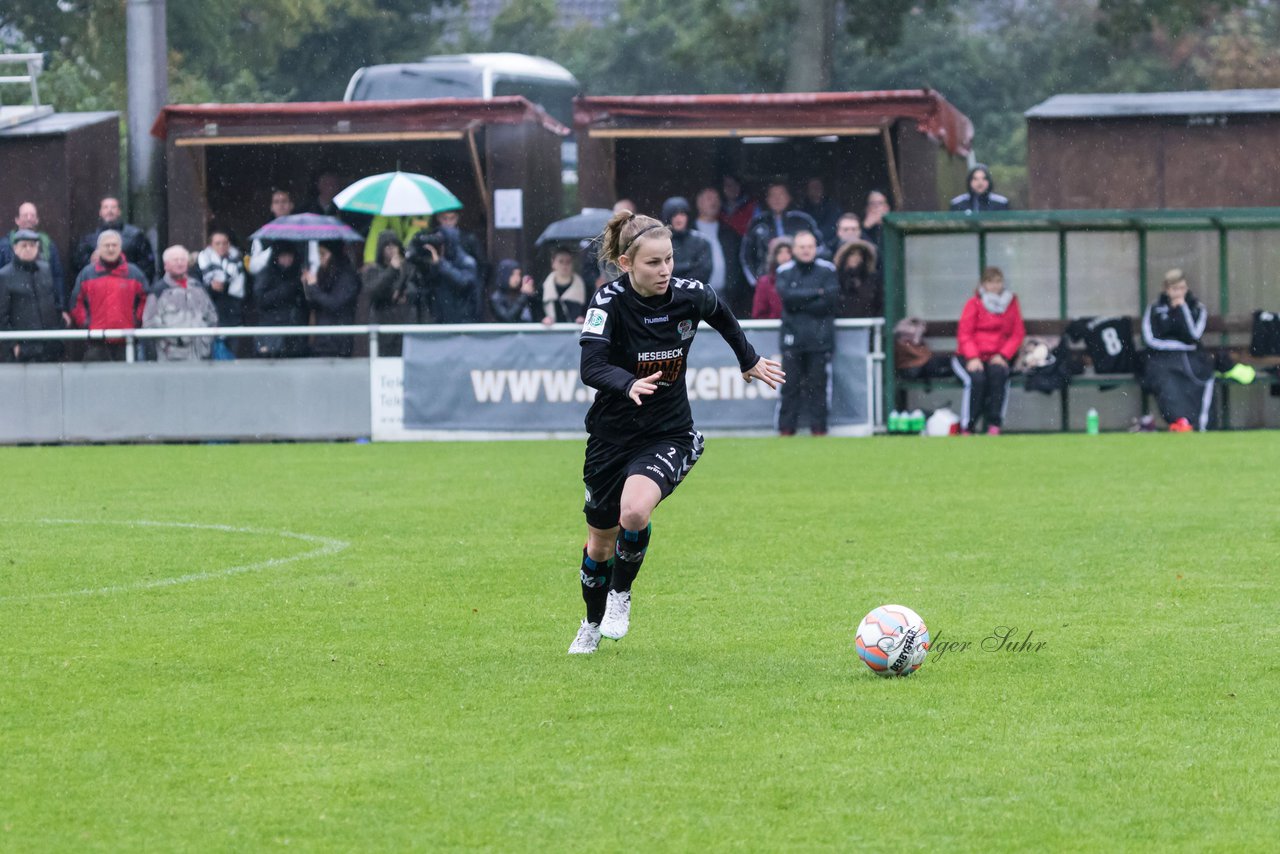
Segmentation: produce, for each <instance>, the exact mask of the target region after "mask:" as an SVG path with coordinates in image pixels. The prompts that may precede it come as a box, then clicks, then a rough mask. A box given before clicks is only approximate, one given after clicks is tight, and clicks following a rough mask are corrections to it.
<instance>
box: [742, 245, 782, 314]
mask: <svg viewBox="0 0 1280 854" xmlns="http://www.w3.org/2000/svg"><path fill="white" fill-rule="evenodd" d="M790 260H791V238H790V237H775V238H773V240H770V241H769V261H768V263H767V264H766V265H765V271H766V272H765V274H764V275H763V276H761V277H760V278H759V279H756V293H755V296H754V297H752V299H751V319H752V320H777V319H778V318H780V317H782V297H780V296H778V268H779V267H781V266H782V265H783V264H785V263H787V262H788V261H790Z"/></svg>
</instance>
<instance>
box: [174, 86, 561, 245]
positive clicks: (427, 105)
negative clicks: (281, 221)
mask: <svg viewBox="0 0 1280 854" xmlns="http://www.w3.org/2000/svg"><path fill="white" fill-rule="evenodd" d="M151 132H152V134H153V135H155V136H157V137H160V138H161V139H163V140H165V163H166V166H165V175H166V179H167V201H168V234H167V235H162V238H163V239H162V241H161V242H162V243H164V244H168V243H182V244H184V245H186V246H188V247H199V246H203V245H204V242H205V237H206V231H207V229H208V227H209V226H210V225H213V224H217V225H219V226H221V227H224V228H230V229H231V230H232V231H233V233H234V234H235V235H236V236H237V237H238V238H239V239H240V240H241V242H244V241H245V240H246V238H247V237H248V235H249V234H250V233H252V232H253V231H254V230H255V229H257V228H258V227H259V226H261V225H262V224H263V223H264V222H265V221H267V220H268V219H270V217H271V214H270V202H271V191H272V189H273V188H276V187H279V188H284V189H288V190H290V191H291V192H292V194H293V197H294V201H295V204H296V206H297V209H298V210H302V209H303V207H304V206H305V204H306V203H307V200H308V199H309V198H310V197H311V195H312V192H313V189H314V188H313V186H312V184H313V182H314V180H315V177H316V176H317V175H318V174H320V173H322V172H333V173H335V174H337V175H338V177H339V178H340V179H341V180H342V181H343V182H344V186H345V185H346V184H349V183H351V182H354V181H355V180H357V179H359V178H362V177H365V176H367V175H373V174H377V173H380V172H391V171H394V170H395V169H397V168H399V169H402V170H404V171H406V172H420V173H423V174H426V175H430V176H431V177H433V178H435V179H436V180H438V181H440V182H442V183H443V184H444V185H445V186H447V187H448V188H449V189H450V190H452V191H453V192H454V194H455V195H457V196H458V198H459V199H460V200H461V201H462V203H463V205H464V208H463V210H462V212H461V216H462V220H461V224H462V227H463V228H464V229H466V230H469V231H474V232H476V233H478V234H481V235H483V236H484V238H485V239H486V240H487V243H488V249H489V257H490V258H492V259H498V258H503V257H517V258H521V257H526V256H527V255H528V254H529V253H531V252H532V249H533V241H534V240H535V239H536V238H537V236H538V234H539V233H541V231H542V229H543V228H544V227H545V226H546V225H547V224H548V223H549V222H551V221H552V220H554V219H556V217H557V216H558V215H559V212H560V204H561V202H560V200H561V172H560V142H561V138H562V137H563V136H567V135H568V134H569V129H568V128H566V127H564V126H563V125H561V124H560V123H559V122H557V121H556V120H555V119H553V118H551V117H550V116H548V115H547V114H546V112H545V111H543V110H542V109H541V108H540V107H537V106H535V105H534V104H531V103H530V102H528V101H527V100H525V99H524V98H520V97H510V98H493V99H489V100H482V99H470V98H465V99H464V98H440V99H431V100H413V101H362V102H347V101H336V102H318V103H287V104H192V105H173V106H168V107H165V108H164V110H162V111H161V113H160V115H159V117H158V118H157V119H156V122H155V125H154V126H153V128H152V131H151ZM501 189H519V190H522V205H521V214H522V217H521V218H522V221H523V225H522V226H521V227H519V228H512V227H503V228H499V227H497V223H495V217H494V214H495V211H494V191H495V190H501Z"/></svg>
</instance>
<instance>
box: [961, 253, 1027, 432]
mask: <svg viewBox="0 0 1280 854" xmlns="http://www.w3.org/2000/svg"><path fill="white" fill-rule="evenodd" d="M1026 336H1027V330H1026V327H1025V326H1023V324H1022V311H1021V309H1019V308H1018V298H1017V297H1016V296H1014V295H1013V292H1012V291H1008V290H1005V286H1004V272H1003V271H1002V270H1001V269H1000V268H999V267H988V268H986V269H985V270H983V271H982V280H981V281H980V282H979V283H978V290H977V291H976V292H975V293H974V295H973V296H971V297H970V298H969V301H968V302H967V303H965V306H964V311H963V312H962V313H961V315H960V326H959V328H958V329H957V330H956V345H957V346H956V355H955V356H954V357H953V358H952V360H951V367H952V370H954V371H955V373H956V376H958V377H959V378H960V381H961V382H962V383H964V403H963V404H962V406H961V410H960V424H961V425H962V426H963V427H964V430H965V432H967V433H972V432H973V431H974V430H975V428H976V426H977V422H978V416H979V415H984V416H985V420H986V427H987V434H988V435H991V436H998V435H1000V428H1001V426H1002V425H1003V424H1004V412H1005V408H1006V407H1007V406H1008V403H1009V366H1010V365H1012V364H1013V360H1014V357H1015V356H1016V355H1017V353H1018V348H1019V347H1021V346H1022V339H1023V338H1025V337H1026Z"/></svg>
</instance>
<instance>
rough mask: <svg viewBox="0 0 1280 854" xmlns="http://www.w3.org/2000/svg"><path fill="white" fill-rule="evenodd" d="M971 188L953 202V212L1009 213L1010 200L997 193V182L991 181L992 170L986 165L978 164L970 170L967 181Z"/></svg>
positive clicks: (966, 183)
mask: <svg viewBox="0 0 1280 854" xmlns="http://www.w3.org/2000/svg"><path fill="white" fill-rule="evenodd" d="M965 185H966V186H967V187H968V188H969V191H968V192H966V193H961V194H960V195H958V196H956V197H955V198H954V199H952V200H951V210H953V211H964V212H965V213H981V212H982V211H1007V210H1009V200H1008V199H1007V198H1005V197H1004V196H1002V195H1000V194H999V193H997V192H995V182H993V181H992V180H991V170H990V169H988V168H987V167H986V165H985V164H982V163H978V164H976V165H975V166H974V167H973V168H972V169H970V170H969V176H968V177H967V178H966V179H965Z"/></svg>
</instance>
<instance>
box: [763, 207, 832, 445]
mask: <svg viewBox="0 0 1280 854" xmlns="http://www.w3.org/2000/svg"><path fill="white" fill-rule="evenodd" d="M792 253H793V256H792V260H791V261H789V262H787V263H786V264H783V265H782V266H781V267H779V268H778V296H779V298H780V299H781V300H782V325H781V328H780V332H781V347H782V372H783V373H784V374H786V375H787V376H788V377H790V381H789V382H788V383H787V384H786V385H784V386H783V387H782V399H781V400H780V401H778V433H779V434H781V435H783V436H792V435H795V432H796V427H797V426H798V425H799V421H800V414H801V412H802V411H803V410H808V413H809V430H810V432H812V433H813V435H815V436H825V435H826V434H827V414H828V410H829V409H830V406H831V401H830V395H831V358H832V356H833V355H834V354H835V349H836V323H835V320H836V306H837V301H838V300H839V298H840V283H839V281H838V280H837V278H836V267H835V265H834V264H832V263H831V262H830V261H828V260H826V259H825V258H819V257H818V238H817V235H815V234H814V233H813V232H812V231H800V232H797V233H796V235H795V237H793V238H792Z"/></svg>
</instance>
